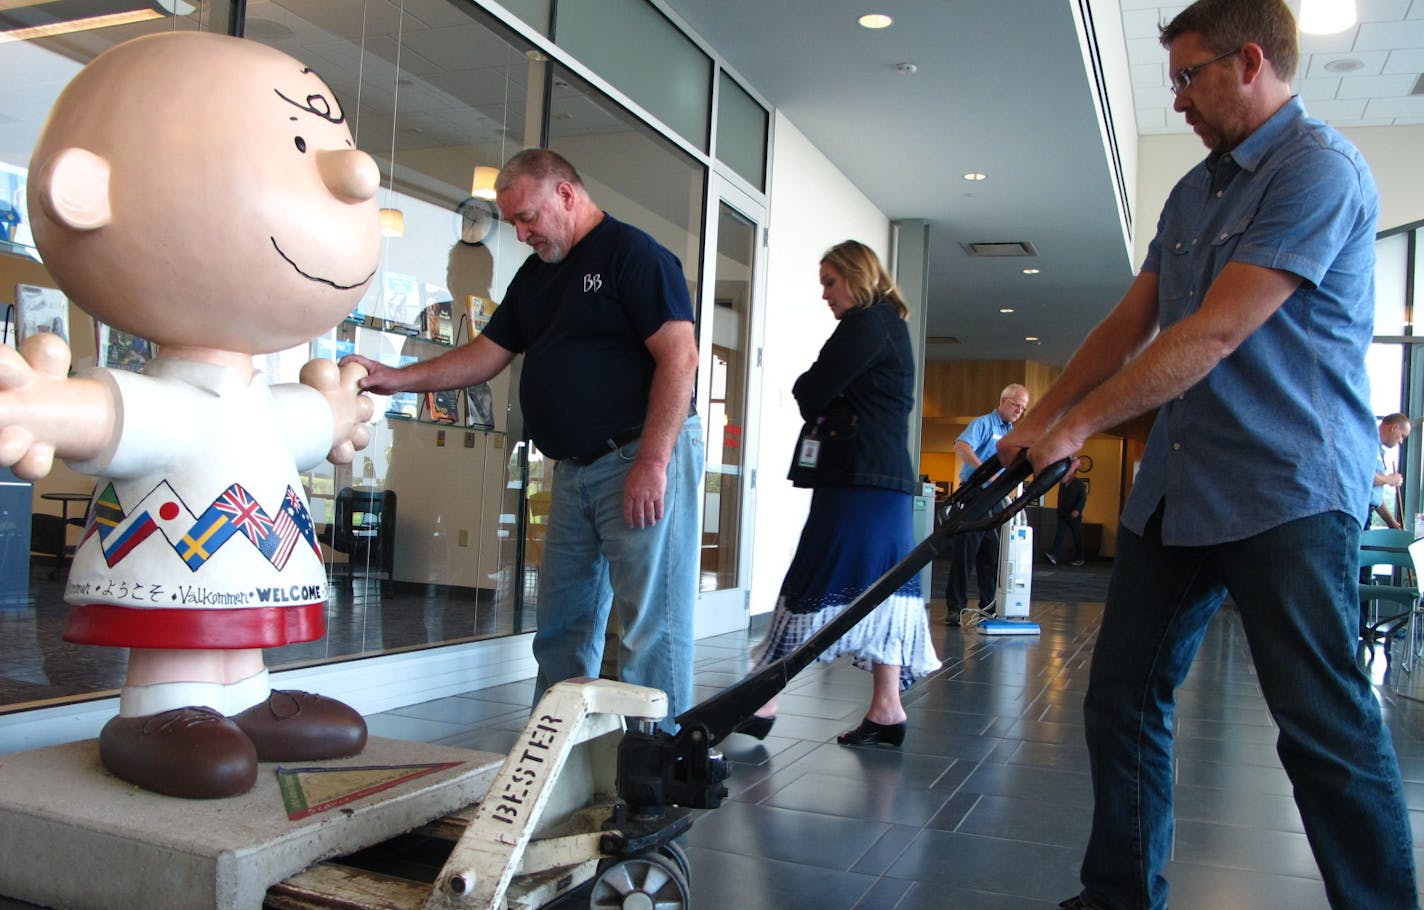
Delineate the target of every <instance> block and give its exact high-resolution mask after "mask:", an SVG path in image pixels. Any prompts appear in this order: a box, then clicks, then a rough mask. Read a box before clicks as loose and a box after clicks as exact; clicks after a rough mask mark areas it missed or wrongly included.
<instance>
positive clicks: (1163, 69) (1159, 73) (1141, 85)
mask: <svg viewBox="0 0 1424 910" xmlns="http://www.w3.org/2000/svg"><path fill="white" fill-rule="evenodd" d="M1132 87H1133V88H1134V89H1160V90H1161V91H1164V92H1165V91H1166V90H1167V66H1166V64H1165V63H1139V64H1136V65H1134V66H1133V67H1132Z"/></svg>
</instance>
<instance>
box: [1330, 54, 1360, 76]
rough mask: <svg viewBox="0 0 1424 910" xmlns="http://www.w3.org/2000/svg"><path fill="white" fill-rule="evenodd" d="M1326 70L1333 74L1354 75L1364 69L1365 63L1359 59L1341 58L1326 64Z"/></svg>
mask: <svg viewBox="0 0 1424 910" xmlns="http://www.w3.org/2000/svg"><path fill="white" fill-rule="evenodd" d="M1325 68H1326V69H1327V70H1329V71H1330V72H1332V73H1353V72H1355V71H1356V70H1362V69H1364V68H1365V62H1364V61H1363V60H1360V59H1359V58H1357V57H1341V58H1340V59H1338V60H1331V61H1330V62H1329V63H1327V64H1325Z"/></svg>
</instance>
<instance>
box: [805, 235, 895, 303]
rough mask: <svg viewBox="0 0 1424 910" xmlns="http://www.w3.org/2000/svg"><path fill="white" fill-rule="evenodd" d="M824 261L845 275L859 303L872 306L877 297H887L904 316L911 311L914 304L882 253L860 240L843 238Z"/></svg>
mask: <svg viewBox="0 0 1424 910" xmlns="http://www.w3.org/2000/svg"><path fill="white" fill-rule="evenodd" d="M821 262H822V264H824V265H829V266H830V267H831V268H833V269H835V270H836V271H837V272H839V273H840V275H841V277H842V278H844V279H845V283H846V286H847V287H848V288H849V289H850V295H851V299H852V300H854V301H855V305H856V306H857V307H868V306H870V305H871V304H872V303H874V302H875V301H877V300H881V299H884V300H888V301H889V302H890V305H891V306H893V307H894V308H895V311H896V312H897V313H899V314H900V318H901V319H904V318H906V317H908V316H909V315H910V308H909V307H907V306H905V298H904V297H902V296H901V295H900V289H899V288H898V287H896V286H895V280H894V279H893V278H891V277H890V274H889V273H888V272H886V271H885V267H884V266H882V265H881V264H880V257H879V256H876V255H875V251H874V250H872V249H871V248H870V247H868V246H866V245H865V244H863V243H861V242H860V241H858V240H843V241H841V242H840V243H838V244H836V245H835V246H833V247H831V248H830V249H829V250H826V253H825V255H824V256H822V257H821Z"/></svg>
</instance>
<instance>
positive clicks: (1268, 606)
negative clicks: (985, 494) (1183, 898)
mask: <svg viewBox="0 0 1424 910" xmlns="http://www.w3.org/2000/svg"><path fill="white" fill-rule="evenodd" d="M1359 531H1360V528H1359V523H1358V522H1357V521H1356V520H1355V519H1354V518H1352V517H1350V516H1347V515H1345V514H1344V513H1341V512H1327V513H1324V514H1321V515H1314V516H1311V517H1309V518H1302V519H1298V520H1296V521H1291V522H1287V523H1286V524H1283V525H1280V526H1279V527H1276V528H1273V529H1271V530H1270V531H1266V532H1265V533H1262V534H1259V535H1257V536H1255V537H1251V538H1248V539H1246V540H1241V541H1234V542H1232V543H1225V544H1219V545H1215V546H1208V547H1169V546H1164V545H1163V544H1162V535H1161V511H1160V510H1159V511H1158V513H1157V514H1156V515H1154V516H1153V518H1152V519H1151V520H1150V521H1149V522H1148V524H1147V527H1146V528H1144V532H1143V535H1142V536H1138V535H1136V534H1134V533H1132V532H1131V531H1129V530H1127V529H1126V528H1122V529H1121V530H1120V531H1119V534H1118V545H1117V556H1116V559H1115V560H1114V564H1113V574H1112V580H1111V582H1110V584H1109V588H1108V597H1107V606H1106V610H1105V612H1104V614H1103V625H1102V629H1101V631H1100V632H1099V634H1098V642H1097V646H1096V648H1095V649H1094V651H1093V664H1092V672H1091V674H1090V677H1089V683H1088V693H1087V697H1086V699H1085V701H1084V709H1083V712H1084V718H1085V721H1086V725H1087V739H1088V751H1089V754H1090V757H1091V767H1092V773H1093V799H1094V805H1093V831H1092V835H1091V836H1090V838H1089V842H1088V850H1087V854H1086V856H1085V857H1084V859H1083V868H1082V878H1083V885H1084V888H1083V897H1084V899H1085V900H1087V901H1088V903H1089V904H1090V905H1091V906H1093V907H1095V908H1101V910H1161V908H1165V907H1166V906H1167V890H1168V889H1167V881H1166V879H1165V878H1163V876H1162V870H1163V867H1164V865H1165V864H1166V862H1167V859H1168V857H1169V855H1170V853H1171V850H1172V838H1173V831H1174V823H1173V810H1172V781H1173V778H1174V775H1173V761H1172V723H1173V710H1174V707H1175V703H1174V698H1173V693H1174V691H1175V689H1176V688H1177V686H1178V684H1180V683H1181V682H1182V680H1183V679H1184V678H1185V677H1186V675H1187V671H1188V669H1189V668H1190V667H1191V663H1192V659H1193V658H1194V657H1195V656H1196V653H1197V648H1198V646H1199V645H1200V644H1201V641H1202V638H1203V636H1204V635H1205V632H1206V628H1207V623H1208V621H1209V620H1210V619H1211V617H1212V615H1213V614H1214V613H1215V612H1216V609H1217V607H1219V606H1220V605H1221V602H1222V600H1223V599H1224V597H1225V594H1226V593H1228V592H1229V593H1230V594H1231V597H1232V599H1233V600H1234V601H1235V603H1236V605H1237V607H1238V608H1239V610H1240V614H1241V625H1242V627H1243V629H1244V630H1245V633H1246V640H1247V642H1248V643H1249V644H1250V647H1251V655H1252V658H1253V660H1254V662H1255V665H1256V672H1257V677H1258V679H1259V681H1260V685H1261V689H1262V692H1263V694H1264V695H1265V698H1266V704H1267V705H1268V707H1269V708H1270V710H1271V716H1272V717H1273V718H1274V719H1275V722H1276V725H1277V726H1278V727H1279V728H1280V734H1279V736H1278V738H1277V741H1276V751H1277V753H1278V754H1279V755H1280V758H1281V764H1282V765H1284V767H1285V770H1286V773H1287V774H1288V775H1289V776H1290V779H1291V783H1292V785H1293V786H1294V789H1295V800H1296V805H1297V806H1298V808H1299V809H1300V814H1301V818H1302V820H1303V821H1304V824H1305V832H1306V836H1307V838H1308V839H1309V841H1310V846H1311V850H1312V851H1313V852H1314V854H1315V861H1316V863H1317V865H1318V866H1319V867H1320V873H1321V877H1322V878H1323V879H1324V881H1325V890H1326V894H1327V896H1328V897H1329V900H1330V906H1331V907H1334V908H1337V910H1338V908H1346V907H1349V908H1370V910H1406V908H1415V907H1417V898H1416V894H1415V880H1414V856H1413V852H1412V850H1411V838H1410V831H1409V815H1408V812H1407V810H1406V808H1405V804H1404V794H1403V788H1402V785H1401V783H1400V774H1399V764H1398V760H1397V759H1396V758H1395V754H1394V746H1393V743H1392V742H1391V740H1390V736H1389V733H1388V731H1387V730H1386V729H1385V727H1384V723H1383V720H1382V719H1381V716H1380V710H1379V705H1378V704H1377V703H1376V702H1375V699H1374V695H1373V693H1372V691H1371V687H1370V683H1369V680H1368V679H1366V678H1365V676H1364V674H1363V673H1361V672H1360V670H1359V669H1358V668H1357V666H1356V664H1355V633H1356V629H1357V626H1358V620H1359V597H1358V596H1357V594H1356V584H1357V576H1356V563H1357V561H1358V546H1359Z"/></svg>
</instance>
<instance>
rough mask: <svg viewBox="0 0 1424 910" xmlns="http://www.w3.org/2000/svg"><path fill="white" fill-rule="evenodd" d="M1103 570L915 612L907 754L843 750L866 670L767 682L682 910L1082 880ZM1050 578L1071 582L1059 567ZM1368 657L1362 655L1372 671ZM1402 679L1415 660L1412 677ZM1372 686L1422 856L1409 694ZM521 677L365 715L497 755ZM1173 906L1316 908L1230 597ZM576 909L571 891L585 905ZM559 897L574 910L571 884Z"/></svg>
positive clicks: (703, 690) (1417, 752) (1207, 647)
mask: <svg viewBox="0 0 1424 910" xmlns="http://www.w3.org/2000/svg"><path fill="white" fill-rule="evenodd" d="M1106 571H1107V570H1106V568H1105V567H1104V566H1098V567H1092V566H1090V567H1088V568H1085V569H1074V568H1060V569H1051V568H1048V567H1043V568H1042V569H1041V570H1040V571H1039V572H1038V573H1037V574H1036V576H1035V577H1036V580H1037V581H1036V585H1037V586H1038V587H1039V588H1041V589H1042V590H1043V591H1044V592H1051V591H1053V589H1054V585H1055V582H1057V583H1059V584H1058V585H1057V587H1058V589H1059V590H1058V593H1062V592H1064V591H1070V592H1076V596H1077V597H1079V598H1080V599H1077V600H1068V599H1064V600H1047V599H1039V598H1036V599H1035V603H1034V609H1033V619H1034V620H1036V621H1037V622H1038V623H1040V625H1041V628H1042V632H1041V634H1040V635H1038V636H1033V637H986V636H983V635H981V634H979V633H977V632H974V631H972V630H961V629H957V628H947V627H946V626H944V625H943V605H942V604H937V605H935V609H934V612H933V614H932V617H933V621H934V623H935V625H934V630H935V635H936V643H937V646H938V648H939V651H940V655H941V657H943V658H944V661H945V664H944V668H943V669H942V670H941V671H940V672H939V673H938V674H936V675H934V676H932V677H930V678H928V679H926V680H924V681H922V682H921V683H919V684H918V685H917V686H916V687H915V688H913V689H912V690H911V691H910V692H908V693H907V694H906V698H905V702H906V708H907V710H908V713H909V715H910V730H909V736H908V738H907V739H906V742H905V745H904V748H903V749H900V750H892V749H885V748H874V747H873V748H854V749H852V748H845V747H842V746H839V745H836V744H835V742H834V738H835V735H836V734H837V733H839V732H841V731H843V730H845V729H848V728H850V727H852V726H854V725H855V724H856V723H857V722H858V721H859V719H860V717H861V716H862V714H863V712H864V709H865V704H866V700H867V698H868V695H869V678H868V676H867V675H866V674H865V673H863V672H862V671H859V670H856V669H854V668H852V667H850V666H849V665H848V664H845V663H837V664H833V665H829V666H827V665H822V664H817V665H815V666H812V667H810V668H808V669H807V670H805V671H803V672H802V673H801V674H800V675H799V676H798V677H796V678H795V679H794V680H793V681H792V682H791V685H790V686H789V687H788V690H787V692H786V694H785V695H784V697H783V698H782V699H781V716H780V717H779V718H778V720H777V723H776V727H775V728H774V729H773V731H772V734H771V736H769V737H768V738H767V739H766V740H765V741H764V742H757V741H756V740H752V739H749V738H747V737H744V736H740V735H733V736H732V737H730V738H729V739H728V740H727V741H726V742H725V743H724V744H723V746H724V751H725V752H726V754H727V755H728V757H729V758H730V759H732V761H733V763H734V768H733V776H732V778H731V780H730V781H729V789H730V791H731V797H730V798H729V799H728V801H727V802H726V803H725V804H724V805H723V806H722V807H721V808H720V809H717V810H715V811H711V812H707V813H703V814H701V815H700V817H699V818H698V819H697V821H696V823H695V824H694V826H693V828H692V830H691V831H690V832H689V833H688V834H687V835H685V837H684V839H683V842H684V845H685V849H686V852H687V854H688V856H689V858H690V860H691V866H692V905H693V906H694V907H696V908H704V910H710V908H718V910H720V908H738V910H772V908H776V910H786V908H792V910H797V908H815V910H836V908H847V910H849V908H857V910H890V908H895V910H928V908H936V910H940V908H955V910H1000V908H1010V907H1012V908H1017V910H1039V908H1042V910H1049V908H1053V907H1055V906H1056V905H1057V902H1058V901H1059V900H1061V899H1063V898H1065V897H1068V896H1070V895H1072V894H1074V893H1076V891H1077V887H1078V886H1077V880H1078V862H1079V859H1080V856H1081V851H1082V848H1083V845H1084V843H1085V841H1086V838H1087V834H1088V825H1089V813H1090V809H1091V805H1092V797H1091V793H1090V789H1089V779H1088V772H1087V764H1086V754H1085V750H1084V747H1083V744H1082V738H1083V737H1082V720H1081V714H1080V705H1081V701H1082V695H1083V689H1084V687H1085V685H1086V677H1087V665H1088V659H1089V657H1090V654H1091V650H1092V644H1093V639H1094V633H1095V631H1096V628H1097V625H1098V622H1099V618H1100V616H1101V602H1100V601H1101V595H1098V600H1097V601H1096V602H1095V601H1092V600H1088V599H1086V597H1088V596H1092V593H1091V592H1092V591H1094V590H1097V589H1100V588H1101V586H1102V585H1101V582H1102V580H1103V578H1104V577H1105V575H1106ZM1063 583H1066V584H1063ZM754 638H755V636H754V635H749V634H748V633H734V634H728V635H723V636H720V637H717V638H714V639H709V640H706V641H702V642H699V643H698V645H697V651H696V660H697V682H698V686H699V693H698V694H699V697H705V696H707V695H711V694H712V693H714V692H716V691H718V690H719V689H721V688H722V687H724V686H726V685H728V684H730V683H732V682H735V681H736V680H738V679H740V678H741V677H742V675H743V674H744V672H745V671H746V669H747V667H748V660H747V648H748V645H749V644H750V643H752V641H753V640H754ZM1379 663H1380V664H1381V666H1380V667H1377V668H1374V669H1375V670H1376V672H1377V673H1379V672H1380V671H1382V664H1383V661H1382V660H1381V661H1379ZM1419 675H1424V672H1420V673H1419ZM1397 684H1398V683H1397V680H1396V681H1392V684H1391V685H1385V686H1381V687H1379V689H1378V691H1379V692H1380V696H1381V699H1382V701H1383V702H1384V704H1385V708H1386V713H1387V716H1388V718H1389V722H1390V725H1391V728H1392V729H1393V731H1394V737H1395V742H1396V746H1397V748H1398V751H1399V753H1400V758H1401V764H1402V767H1403V769H1404V776H1405V779H1406V786H1407V790H1408V796H1409V801H1410V806H1411V810H1412V811H1411V815H1412V817H1413V819H1414V829H1415V845H1416V855H1418V856H1421V858H1424V851H1421V850H1420V849H1419V848H1420V847H1421V846H1424V726H1421V724H1424V713H1421V712H1422V711H1424V705H1421V704H1420V703H1418V702H1416V701H1414V700H1413V699H1411V698H1408V697H1406V696H1402V695H1399V694H1396V693H1395V691H1394V690H1395V689H1396V688H1397ZM530 693H531V683H518V684H513V685H507V686H501V687H498V688H496V689H489V690H483V691H475V692H469V693H465V694H463V695H460V696H456V697H453V698H447V699H442V700H440V701H437V702H431V703H427V704H422V705H415V706H412V707H410V708H403V709H400V710H397V711H391V712H387V713H385V714H380V715H375V716H373V717H371V718H370V722H371V729H372V732H374V733H377V734H379V735H382V736H398V737H407V738H411V739H422V740H436V741H439V742H443V743H448V744H453V745H465V746H469V747H472V748H478V749H488V750H490V751H495V752H506V751H508V750H509V748H510V746H511V745H512V743H513V742H514V739H515V736H516V734H517V732H518V730H519V729H520V728H521V727H522V725H523V722H524V719H525V717H526V707H525V706H526V705H527V699H528V698H529V695H530ZM1179 701H1180V709H1179V716H1178V721H1177V723H1178V741H1177V742H1178V745H1177V762H1178V783H1177V805H1178V826H1177V845H1176V851H1175V856H1174V859H1173V861H1172V863H1171V865H1170V867H1169V869H1168V870H1167V874H1168V877H1169V879H1170V880H1171V882H1172V886H1173V892H1172V894H1173V906H1176V907H1187V908H1216V910H1325V908H1326V906H1327V904H1326V901H1325V895H1324V890H1323V888H1322V886H1321V884H1320V880H1319V875H1318V873H1317V871H1316V868H1315V863H1314V861H1313V859H1312V858H1311V855H1310V850H1309V847H1308V846H1307V844H1306V840H1305V836H1304V834H1303V833H1302V827H1301V822H1300V818H1299V816H1298V814H1297V812H1296V810H1295V806H1294V803H1293V802H1292V800H1291V796H1290V794H1291V787H1290V783H1289V781H1288V780H1287V778H1286V776H1285V772H1284V771H1283V770H1282V769H1281V767H1280V763H1279V762H1278V760H1277V758H1276V755H1275V750H1274V739H1275V729H1274V727H1273V725H1272V722H1271V719H1270V717H1269V715H1268V713H1267V711H1266V708H1265V704H1264V702H1263V700H1262V698H1261V694H1260V690H1259V688H1258V687H1257V684H1256V681H1255V675H1254V671H1253V669H1252V666H1251V662H1250V658H1249V655H1248V653H1247V649H1246V643H1245V640H1244V636H1243V635H1242V633H1241V627H1240V623H1239V622H1238V621H1237V618H1236V615H1235V612H1234V610H1232V609H1231V608H1229V607H1228V608H1226V609H1223V610H1222V611H1221V613H1220V614H1219V616H1218V617H1217V619H1216V620H1215V621H1214V623H1213V625H1212V627H1211V631H1210V633H1209V634H1208V636H1207V639H1206V641H1205V642H1204V643H1203V645H1202V649H1201V653H1200V656H1199V657H1198V659H1197V661H1196V664H1195V668H1194V670H1193V672H1192V675H1191V677H1190V679H1189V680H1188V682H1187V683H1186V684H1185V686H1184V687H1183V688H1182V690H1181V692H1180V699H1179ZM584 905H585V906H586V904H584ZM561 906H567V907H572V906H579V904H578V903H575V902H574V901H572V900H566V901H565V902H564V904H563V905H561Z"/></svg>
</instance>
